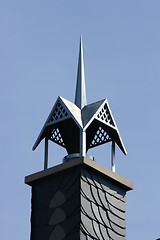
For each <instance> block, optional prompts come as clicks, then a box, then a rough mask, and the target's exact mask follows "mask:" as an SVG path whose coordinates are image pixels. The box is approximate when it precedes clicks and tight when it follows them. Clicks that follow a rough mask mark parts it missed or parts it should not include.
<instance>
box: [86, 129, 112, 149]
mask: <svg viewBox="0 0 160 240" xmlns="http://www.w3.org/2000/svg"><path fill="white" fill-rule="evenodd" d="M110 141H111V138H110V136H109V135H108V134H107V133H106V132H105V131H104V129H103V128H101V127H99V128H98V131H97V132H96V134H95V136H94V138H93V140H92V142H91V144H90V147H95V146H97V145H100V144H102V143H106V142H110Z"/></svg>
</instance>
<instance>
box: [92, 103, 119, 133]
mask: <svg viewBox="0 0 160 240" xmlns="http://www.w3.org/2000/svg"><path fill="white" fill-rule="evenodd" d="M95 118H96V119H97V120H99V121H101V122H103V123H105V124H106V125H108V126H109V127H112V128H114V129H116V130H117V131H118V128H117V126H116V123H115V120H114V118H113V115H112V112H111V110H110V107H109V104H108V101H107V100H105V102H104V103H103V104H102V106H101V107H100V109H99V111H98V112H97V114H96V116H95Z"/></svg>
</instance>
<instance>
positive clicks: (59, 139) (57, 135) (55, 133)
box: [50, 128, 65, 147]
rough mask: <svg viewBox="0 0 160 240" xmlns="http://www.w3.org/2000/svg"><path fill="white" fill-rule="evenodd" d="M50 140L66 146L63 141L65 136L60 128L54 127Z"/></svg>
mask: <svg viewBox="0 0 160 240" xmlns="http://www.w3.org/2000/svg"><path fill="white" fill-rule="evenodd" d="M50 140H52V141H53V142H55V143H57V144H59V145H61V146H62V147H64V146H65V144H64V142H63V138H62V136H61V134H60V131H59V129H58V128H56V129H54V130H53V131H52V133H51V137H50Z"/></svg>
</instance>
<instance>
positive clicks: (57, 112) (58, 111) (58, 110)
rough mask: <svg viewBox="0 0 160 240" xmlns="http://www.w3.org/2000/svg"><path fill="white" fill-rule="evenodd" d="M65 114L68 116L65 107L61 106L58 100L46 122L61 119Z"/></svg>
mask: <svg viewBox="0 0 160 240" xmlns="http://www.w3.org/2000/svg"><path fill="white" fill-rule="evenodd" d="M67 116H68V113H67V111H66V109H65V108H64V107H63V106H62V104H61V103H60V101H58V103H57V105H56V107H55V109H54V111H53V113H52V115H51V117H50V119H49V121H48V123H52V122H55V121H57V120H61V119H63V118H66V117H67Z"/></svg>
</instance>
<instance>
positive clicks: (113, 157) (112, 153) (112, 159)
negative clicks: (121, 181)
mask: <svg viewBox="0 0 160 240" xmlns="http://www.w3.org/2000/svg"><path fill="white" fill-rule="evenodd" d="M111 165H112V166H111V169H112V172H115V171H116V166H115V142H114V141H112V150H111Z"/></svg>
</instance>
